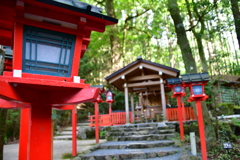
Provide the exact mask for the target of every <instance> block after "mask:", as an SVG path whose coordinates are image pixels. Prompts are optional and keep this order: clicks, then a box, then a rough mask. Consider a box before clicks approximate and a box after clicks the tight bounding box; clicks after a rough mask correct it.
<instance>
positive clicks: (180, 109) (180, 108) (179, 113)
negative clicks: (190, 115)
mask: <svg viewBox="0 0 240 160" xmlns="http://www.w3.org/2000/svg"><path fill="white" fill-rule="evenodd" d="M177 102H178V118H179V128H180V138H181V140H184V129H183V120H182V103H181V95H179V96H177Z"/></svg>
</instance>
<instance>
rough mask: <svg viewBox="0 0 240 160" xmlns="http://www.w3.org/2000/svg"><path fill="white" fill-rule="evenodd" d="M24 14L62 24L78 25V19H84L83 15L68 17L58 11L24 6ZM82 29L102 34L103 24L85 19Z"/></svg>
mask: <svg viewBox="0 0 240 160" xmlns="http://www.w3.org/2000/svg"><path fill="white" fill-rule="evenodd" d="M25 12H26V13H30V14H34V15H38V16H43V17H47V18H51V19H56V20H60V21H63V22H68V23H72V24H78V22H79V19H80V17H81V16H82V17H86V16H85V15H81V16H80V15H79V14H77V15H70V14H69V13H68V14H66V13H61V12H59V10H58V11H53V10H46V9H45V8H42V7H38V6H30V5H28V6H26V9H25ZM84 29H87V30H93V31H97V32H104V31H105V24H104V23H103V22H96V21H93V20H91V19H87V22H86V25H85V26H84Z"/></svg>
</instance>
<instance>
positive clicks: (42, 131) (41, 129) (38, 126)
mask: <svg viewBox="0 0 240 160" xmlns="http://www.w3.org/2000/svg"><path fill="white" fill-rule="evenodd" d="M51 115H52V107H51V106H47V105H41V104H36V105H34V104H33V105H32V108H31V128H30V141H29V153H30V154H29V159H30V160H33V159H34V160H43V159H44V160H52V120H51Z"/></svg>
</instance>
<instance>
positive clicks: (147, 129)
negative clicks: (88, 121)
mask: <svg viewBox="0 0 240 160" xmlns="http://www.w3.org/2000/svg"><path fill="white" fill-rule="evenodd" d="M168 129H174V128H170V127H164V128H163V127H137V128H111V129H107V130H108V131H113V132H119V131H120V132H121V131H122V132H129V131H154V130H168Z"/></svg>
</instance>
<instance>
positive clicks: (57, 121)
mask: <svg viewBox="0 0 240 160" xmlns="http://www.w3.org/2000/svg"><path fill="white" fill-rule="evenodd" d="M52 119H53V120H54V125H55V127H56V126H60V127H63V126H67V125H69V124H70V120H71V111H70V110H52Z"/></svg>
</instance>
